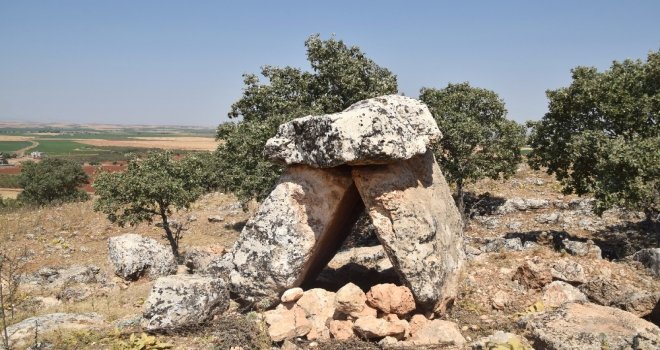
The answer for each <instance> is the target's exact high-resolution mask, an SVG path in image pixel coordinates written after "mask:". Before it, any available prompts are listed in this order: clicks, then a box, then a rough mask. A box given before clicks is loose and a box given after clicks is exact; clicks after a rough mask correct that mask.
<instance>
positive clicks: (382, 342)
mask: <svg viewBox="0 0 660 350" xmlns="http://www.w3.org/2000/svg"><path fill="white" fill-rule="evenodd" d="M398 343H399V341H398V340H397V339H396V338H394V337H390V336H387V337H385V338H383V339H381V340H380V341H379V342H378V345H380V346H385V345H396V344H398Z"/></svg>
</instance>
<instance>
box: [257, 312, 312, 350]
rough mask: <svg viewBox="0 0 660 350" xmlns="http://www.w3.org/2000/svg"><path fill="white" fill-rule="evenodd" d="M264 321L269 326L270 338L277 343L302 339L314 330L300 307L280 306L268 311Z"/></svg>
mask: <svg viewBox="0 0 660 350" xmlns="http://www.w3.org/2000/svg"><path fill="white" fill-rule="evenodd" d="M264 319H265V321H266V324H268V336H269V337H270V339H272V340H273V341H275V342H279V341H282V340H284V339H293V338H295V337H302V336H304V335H306V334H307V333H309V331H310V330H311V329H312V324H311V323H310V322H309V321H308V320H307V318H306V316H305V311H304V310H303V309H302V308H301V307H299V306H298V305H293V306H291V307H286V306H284V305H283V304H280V305H278V306H277V308H275V309H274V310H270V311H266V313H265V314H264Z"/></svg>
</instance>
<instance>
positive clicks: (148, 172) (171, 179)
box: [94, 152, 205, 256]
mask: <svg viewBox="0 0 660 350" xmlns="http://www.w3.org/2000/svg"><path fill="white" fill-rule="evenodd" d="M203 161H204V160H202V159H200V158H198V157H196V156H195V155H191V156H188V157H186V158H184V159H181V160H175V159H173V158H172V154H171V153H170V152H151V153H149V154H148V155H147V156H146V158H144V159H138V158H133V159H131V160H130V161H129V162H128V167H127V169H126V171H124V172H116V173H111V172H103V173H100V174H99V175H98V177H97V178H96V180H95V182H94V188H95V189H96V194H97V195H98V198H97V200H96V202H95V203H94V210H95V211H100V212H102V213H104V214H106V215H107V217H108V219H109V220H110V221H111V222H113V223H117V224H118V225H119V226H122V227H123V226H124V225H126V224H130V225H136V224H139V223H141V222H145V221H146V222H149V223H150V222H152V221H153V219H154V217H158V218H159V219H160V220H161V221H162V223H163V230H164V231H165V235H166V238H167V239H168V241H169V243H170V246H171V248H172V251H173V252H174V254H175V256H178V243H179V238H180V236H179V234H180V230H179V228H180V226H179V227H176V228H175V227H172V226H174V225H172V223H171V220H170V216H171V215H172V210H173V209H183V208H188V207H189V206H190V204H191V203H192V202H194V201H195V200H197V198H199V196H200V195H201V194H202V193H204V190H205V188H204V179H203V178H202V175H203V174H204V173H203V172H201V171H200V170H203V169H204V168H203V166H202V165H203V164H202V163H203ZM173 228H174V231H173V230H172V229H173Z"/></svg>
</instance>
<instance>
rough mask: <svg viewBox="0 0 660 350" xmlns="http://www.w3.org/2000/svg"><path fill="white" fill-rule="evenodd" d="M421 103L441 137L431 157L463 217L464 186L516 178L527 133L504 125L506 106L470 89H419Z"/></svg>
mask: <svg viewBox="0 0 660 350" xmlns="http://www.w3.org/2000/svg"><path fill="white" fill-rule="evenodd" d="M420 99H421V100H422V101H423V102H424V103H426V104H427V105H428V107H429V109H430V110H431V113H432V114H433V117H434V118H435V120H436V122H437V123H438V127H439V128H440V131H441V132H442V134H443V136H442V139H441V140H440V141H439V142H438V143H437V144H436V146H435V149H434V151H435V152H434V153H435V156H436V159H437V161H438V163H440V166H441V167H442V170H443V172H444V174H445V176H446V177H447V180H448V181H449V182H453V183H454V184H456V188H457V197H458V198H457V202H458V206H459V210H460V211H461V212H463V211H464V205H463V186H464V185H465V184H467V183H469V182H474V181H477V180H480V179H483V178H485V177H489V178H493V179H497V178H500V177H504V178H506V177H508V176H511V175H513V174H514V173H515V171H516V166H517V164H518V163H520V162H521V160H522V156H521V153H520V149H521V147H522V146H523V145H524V143H525V130H524V128H523V127H522V126H521V125H518V124H517V123H516V122H514V121H511V120H508V119H506V114H507V111H506V108H505V106H504V102H503V101H502V100H501V99H500V98H499V97H498V95H497V94H496V93H495V92H493V91H490V90H487V89H482V88H476V87H472V86H470V84H469V83H460V84H449V85H447V87H445V88H443V89H433V88H422V90H421V91H420Z"/></svg>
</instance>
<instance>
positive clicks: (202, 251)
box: [184, 245, 226, 274]
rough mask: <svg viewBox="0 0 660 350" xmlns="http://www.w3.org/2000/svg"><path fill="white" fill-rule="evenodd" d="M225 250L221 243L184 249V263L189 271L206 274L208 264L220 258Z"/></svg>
mask: <svg viewBox="0 0 660 350" xmlns="http://www.w3.org/2000/svg"><path fill="white" fill-rule="evenodd" d="M225 252H226V249H225V247H223V246H221V245H212V246H208V247H195V248H191V249H189V250H188V251H186V254H185V258H184V263H185V265H186V267H187V268H188V271H189V272H191V273H199V274H207V273H208V272H209V266H211V265H212V263H213V262H214V261H216V260H219V259H222V256H223V255H224V254H225Z"/></svg>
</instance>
